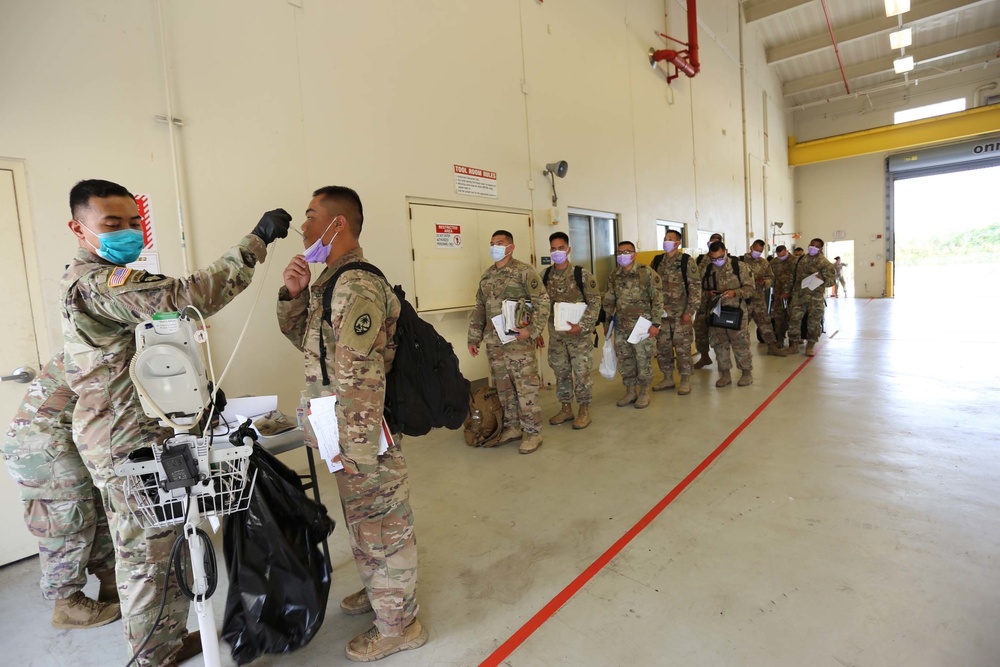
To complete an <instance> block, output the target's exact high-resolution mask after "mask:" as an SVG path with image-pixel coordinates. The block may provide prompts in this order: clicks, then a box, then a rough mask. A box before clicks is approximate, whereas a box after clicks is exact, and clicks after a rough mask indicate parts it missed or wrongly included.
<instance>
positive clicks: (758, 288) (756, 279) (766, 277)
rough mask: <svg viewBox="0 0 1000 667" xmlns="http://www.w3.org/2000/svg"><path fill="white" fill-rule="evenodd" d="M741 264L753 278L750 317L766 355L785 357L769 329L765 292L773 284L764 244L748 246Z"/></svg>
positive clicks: (760, 242) (758, 242)
mask: <svg viewBox="0 0 1000 667" xmlns="http://www.w3.org/2000/svg"><path fill="white" fill-rule="evenodd" d="M740 263H741V264H746V266H747V268H748V269H749V270H750V275H751V277H752V278H753V284H754V291H753V296H752V297H750V305H749V309H750V317H752V318H753V321H754V322H756V323H757V329H758V331H760V335H761V336H762V337H763V338H764V342H765V343H767V353H768V354H769V355H772V356H775V357H785V356H788V353H787V352H785V351H783V350H781V349H780V348H779V346H778V340H777V338H775V336H774V329H773V328H772V327H771V314H770V313H769V312H767V290H768V289H770V287H771V286H772V285H773V284H774V274H773V273H772V272H771V265H770V264H768V262H767V259H766V258H765V257H764V242H763V241H761V240H760V239H757V240H756V241H754V242H753V243H752V244H751V245H750V252H748V253H747V254H746V255H744V256H743V260H742V262H740Z"/></svg>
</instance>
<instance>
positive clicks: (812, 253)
mask: <svg viewBox="0 0 1000 667" xmlns="http://www.w3.org/2000/svg"><path fill="white" fill-rule="evenodd" d="M806 252H807V253H809V256H810V257H815V256H816V255H818V254H819V248H817V247H816V246H814V245H811V246H809V248H808V250H806Z"/></svg>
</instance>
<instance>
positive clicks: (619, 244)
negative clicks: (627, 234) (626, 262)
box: [618, 241, 635, 252]
mask: <svg viewBox="0 0 1000 667" xmlns="http://www.w3.org/2000/svg"><path fill="white" fill-rule="evenodd" d="M623 245H629V246H632V252H635V244H634V243H632V242H631V241H619V242H618V247H619V248H621V247H622V246H623Z"/></svg>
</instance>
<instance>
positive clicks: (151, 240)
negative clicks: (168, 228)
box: [135, 195, 156, 250]
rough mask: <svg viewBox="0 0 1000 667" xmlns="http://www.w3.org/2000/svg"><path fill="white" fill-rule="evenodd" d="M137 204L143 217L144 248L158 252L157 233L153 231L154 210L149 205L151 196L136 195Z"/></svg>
mask: <svg viewBox="0 0 1000 667" xmlns="http://www.w3.org/2000/svg"><path fill="white" fill-rule="evenodd" d="M135 203H136V205H137V206H138V207H139V215H140V216H142V240H143V248H145V249H146V250H156V233H155V232H154V231H153V208H152V206H150V204H149V195H135Z"/></svg>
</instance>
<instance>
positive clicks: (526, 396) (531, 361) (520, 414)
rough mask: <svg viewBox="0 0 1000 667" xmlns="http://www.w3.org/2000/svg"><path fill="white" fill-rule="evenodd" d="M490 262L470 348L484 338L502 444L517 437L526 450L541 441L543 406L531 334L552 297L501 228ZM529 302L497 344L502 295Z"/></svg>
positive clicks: (541, 321) (546, 312)
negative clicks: (511, 334) (524, 316)
mask: <svg viewBox="0 0 1000 667" xmlns="http://www.w3.org/2000/svg"><path fill="white" fill-rule="evenodd" d="M490 256H491V257H492V259H493V262H494V263H493V266H491V267H490V268H488V269H486V273H484V274H483V277H482V278H480V280H479V291H477V292H476V308H475V310H473V311H472V315H471V317H470V318H469V337H468V343H469V354H471V355H472V356H474V357H475V356H476V355H478V354H479V345H480V343H482V342H483V340H485V341H486V357H487V358H488V359H489V362H490V374H491V375H492V376H493V382H494V383H496V388H497V394H498V395H499V396H500V403H501V404H502V406H503V426H504V428H503V431H502V432H501V433H500V438H499V440H498V442H497V444H498V445H502V444H504V443H507V442H513V441H515V440H518V439H521V438H522V437H523V440H522V441H521V445H520V447H518V451H519V452H520V453H522V454H530V453H532V452H533V451H535V450H536V449H538V448H539V447H541V445H542V435H541V429H542V411H541V408H540V407H539V405H538V388H539V386H541V384H542V380H541V377H540V376H539V374H538V359H537V357H536V356H535V340H536V339H537V338H538V336H539V335H541V333H542V329H543V328H544V327H545V323H546V322H547V321H548V319H549V310H550V302H549V295H548V292H546V291H545V286H544V285H543V284H542V279H541V278H540V277H539V275H538V274H537V273H535V270H534V269H533V268H531V266H530V265H528V264H525V263H524V262H521V261H518V260H516V259H514V235H513V234H511V233H510V232H508V231H507V230H504V229H500V230H497V231H496V232H494V233H493V236H492V238H491V239H490ZM508 300H510V301H518V302H524V303H526V304H528V303H530V304H531V312H532V315H531V317H530V318H528V319H529V320H530V321H528V322H527V323H526V324H524V323H522V325H521V326H518V327H515V329H514V331H516V333H517V338H516V339H515V340H512V341H510V342H508V343H504V344H501V343H500V337H499V336H498V335H497V332H496V327H494V326H493V322H492V321H491V320H492V319H493V318H494V317H496V316H497V315H500V314H501V313H502V307H503V302H504V301H508Z"/></svg>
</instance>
